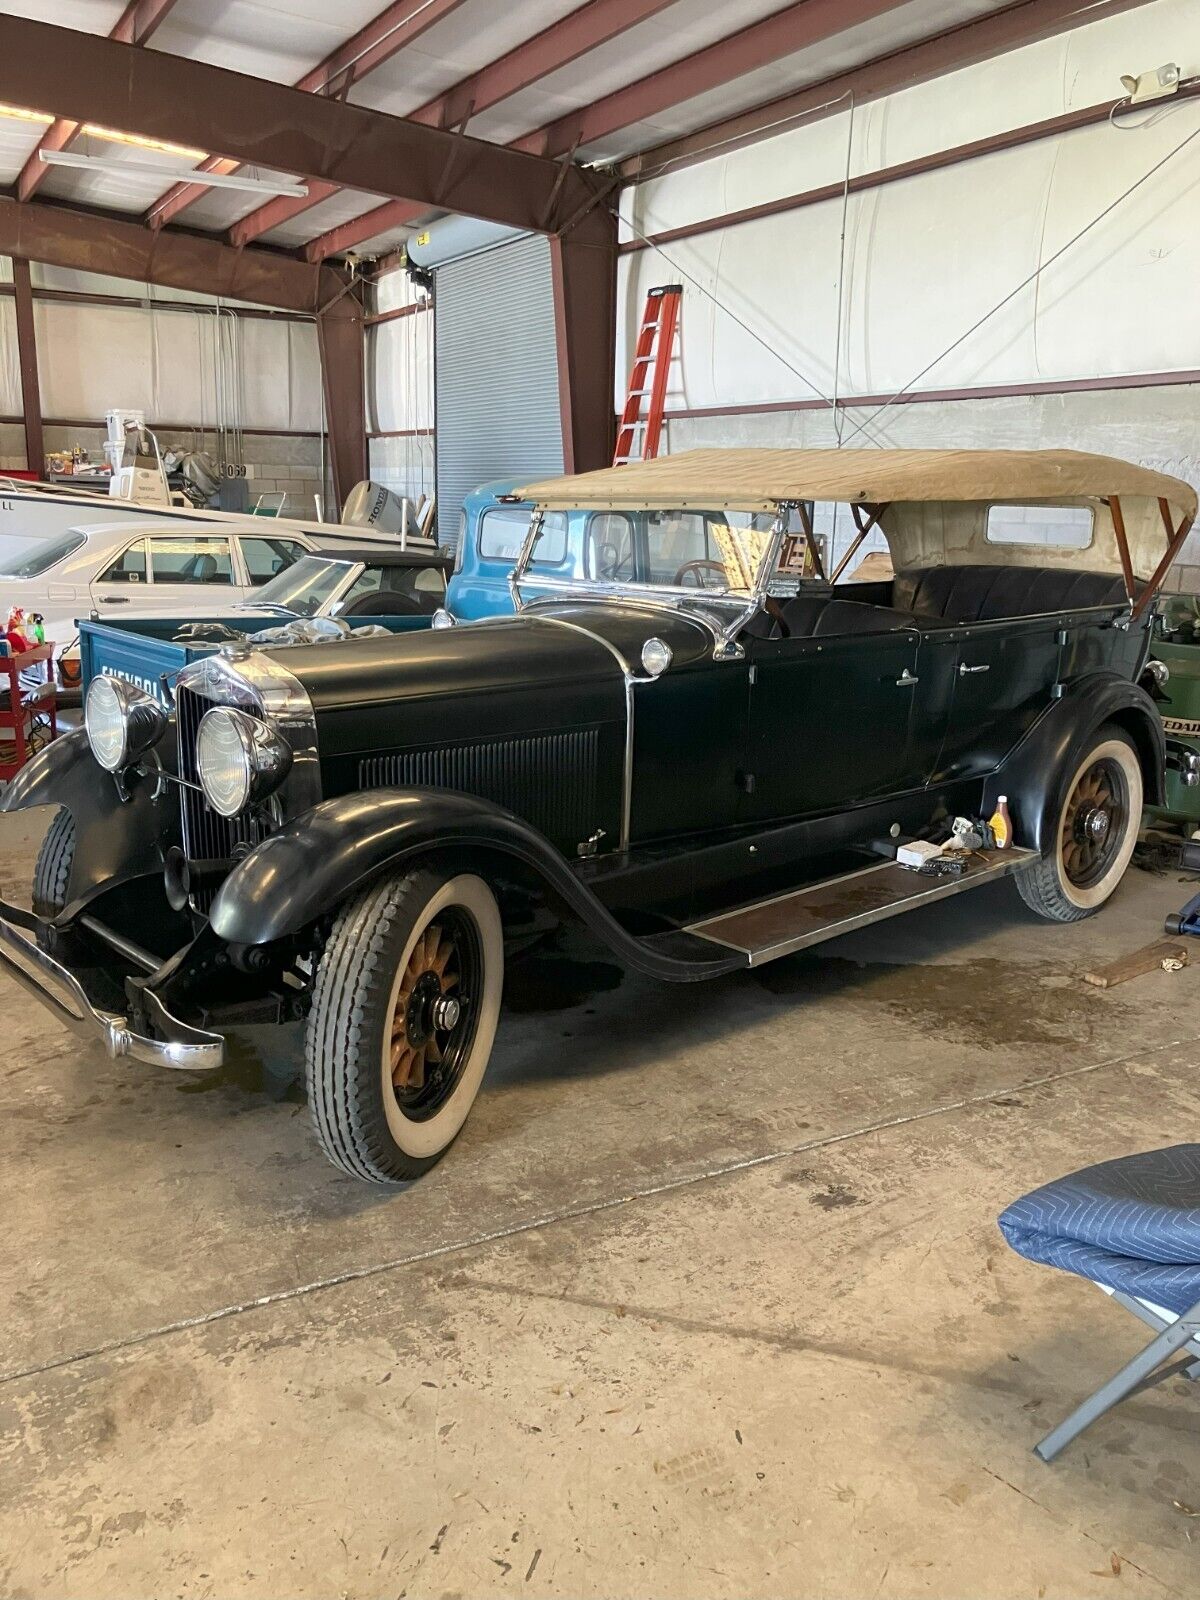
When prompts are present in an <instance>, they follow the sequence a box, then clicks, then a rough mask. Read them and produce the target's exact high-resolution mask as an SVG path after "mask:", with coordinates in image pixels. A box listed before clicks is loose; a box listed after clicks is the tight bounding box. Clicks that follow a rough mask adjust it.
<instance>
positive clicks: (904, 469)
mask: <svg viewBox="0 0 1200 1600" xmlns="http://www.w3.org/2000/svg"><path fill="white" fill-rule="evenodd" d="M514 494H516V495H518V496H519V497H520V498H521V499H522V500H532V501H534V502H536V504H537V505H539V506H541V507H543V508H545V509H547V510H573V509H578V510H592V509H595V510H608V509H610V508H625V509H630V510H639V509H652V508H654V507H656V506H657V507H662V508H664V509H672V510H684V509H686V508H687V507H689V506H695V507H703V508H704V509H706V510H718V509H721V508H723V507H731V508H732V507H737V508H739V509H741V510H745V511H768V510H770V509H771V508H772V507H773V506H774V505H776V504H777V503H778V502H779V501H781V500H836V501H844V502H848V503H855V502H857V503H859V504H862V505H879V504H883V503H894V502H896V501H922V500H924V501H929V500H934V501H948V500H967V501H983V500H1003V501H1010V500H1018V501H1019V500H1051V501H1060V502H1061V501H1063V500H1074V499H1094V498H1096V499H1107V498H1109V497H1110V496H1111V495H1136V496H1141V497H1144V498H1148V499H1155V500H1157V499H1163V500H1166V501H1167V502H1168V504H1169V505H1170V506H1171V507H1172V509H1173V510H1174V511H1175V513H1176V515H1177V516H1180V515H1182V516H1184V517H1189V518H1190V517H1194V516H1195V515H1196V491H1195V490H1194V489H1193V488H1191V486H1190V485H1189V484H1186V483H1184V482H1183V481H1182V480H1181V479H1179V478H1172V477H1168V476H1167V475H1166V474H1165V473H1161V472H1152V471H1151V470H1150V469H1149V468H1148V467H1138V466H1135V465H1133V463H1131V462H1129V461H1120V460H1118V459H1117V458H1116V457H1113V456H1097V455H1089V454H1088V453H1087V452H1086V451H1083V450H762V449H744V450H685V451H683V452H682V453H681V454H679V455H676V456H659V457H658V459H657V460H654V461H635V462H630V463H629V465H627V466H623V467H606V468H604V469H603V470H602V471H599V472H582V473H577V474H575V475H574V476H573V477H565V478H546V479H543V480H542V481H540V482H538V483H531V484H527V485H526V486H525V487H524V488H522V489H517V490H515V491H514Z"/></svg>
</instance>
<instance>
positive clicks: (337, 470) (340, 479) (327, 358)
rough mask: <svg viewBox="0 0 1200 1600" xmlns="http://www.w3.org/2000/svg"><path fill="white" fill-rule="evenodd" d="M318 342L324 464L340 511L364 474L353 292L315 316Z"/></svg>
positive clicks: (357, 308) (359, 333)
mask: <svg viewBox="0 0 1200 1600" xmlns="http://www.w3.org/2000/svg"><path fill="white" fill-rule="evenodd" d="M317 343H318V345H319V347H320V352H321V382H322V385H323V387H324V391H325V417H326V426H327V429H328V438H329V468H330V475H331V477H332V478H333V497H334V499H335V500H336V502H337V513H338V515H340V514H341V508H342V506H343V505H344V504H345V500H346V496H347V495H348V494H349V493H350V491H351V489H353V487H354V485H355V484H356V483H357V482H358V481H359V480H360V479H361V478H365V477H366V476H367V402H366V393H367V386H366V356H365V340H364V335H363V308H362V306H361V305H360V304H359V303H358V301H357V300H356V299H355V298H354V296H353V295H352V294H345V295H341V296H339V297H338V298H337V299H336V300H334V301H333V302H332V303H331V304H330V305H329V306H328V307H327V308H326V309H325V310H324V311H322V312H321V313H320V315H319V316H318V317H317ZM335 520H336V519H335Z"/></svg>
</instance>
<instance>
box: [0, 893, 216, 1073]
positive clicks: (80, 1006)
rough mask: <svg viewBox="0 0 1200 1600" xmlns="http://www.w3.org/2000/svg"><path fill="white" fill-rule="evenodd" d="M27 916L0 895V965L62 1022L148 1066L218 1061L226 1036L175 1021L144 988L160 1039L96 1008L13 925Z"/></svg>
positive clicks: (197, 1067)
mask: <svg viewBox="0 0 1200 1600" xmlns="http://www.w3.org/2000/svg"><path fill="white" fill-rule="evenodd" d="M32 921H33V919H32V918H31V917H30V915H29V913H28V912H25V911H20V910H18V909H17V907H15V906H10V905H9V904H8V903H7V902H6V901H4V900H0V968H2V969H3V970H4V971H6V972H7V973H8V974H9V975H10V976H11V977H14V978H15V979H16V980H17V982H18V983H20V984H23V985H24V987H25V988H26V989H28V990H29V992H30V994H32V995H33V996H34V997H35V998H36V999H38V1000H40V1001H41V1002H42V1004H43V1005H44V1006H45V1007H46V1008H47V1009H48V1010H49V1011H51V1012H52V1013H53V1014H54V1016H56V1017H57V1018H58V1020H59V1021H60V1022H61V1023H62V1024H63V1025H64V1027H68V1028H71V1029H73V1030H74V1031H75V1032H76V1033H80V1034H83V1035H85V1036H86V1037H90V1038H98V1039H99V1040H100V1041H101V1043H102V1044H103V1045H104V1048H105V1049H106V1050H107V1051H108V1053H109V1055H110V1056H112V1057H113V1058H114V1060H115V1059H116V1058H117V1057H118V1056H132V1057H133V1059H134V1060H135V1061H145V1062H148V1063H149V1064H150V1065H151V1066H156V1067H178V1068H181V1069H182V1070H184V1071H186V1072H208V1071H211V1070H212V1069H213V1068H214V1067H219V1066H220V1065H221V1063H222V1061H223V1060H224V1058H225V1041H224V1039H222V1037H221V1036H220V1034H218V1033H206V1032H204V1031H203V1030H202V1029H200V1028H193V1027H191V1026H189V1024H188V1023H186V1022H180V1021H179V1019H178V1018H177V1017H173V1016H172V1015H171V1013H170V1012H169V1011H168V1010H167V1009H166V1007H165V1006H164V1005H163V1003H162V1001H161V1000H159V998H158V996H157V995H155V994H152V993H150V992H149V991H147V992H146V996H145V999H146V1006H147V1009H148V1010H149V1011H150V1012H151V1014H152V1015H153V1017H154V1021H155V1023H156V1024H157V1026H158V1027H160V1028H161V1029H162V1031H163V1033H164V1034H165V1035H166V1036H167V1037H166V1038H164V1039H148V1038H147V1037H146V1036H145V1035H144V1034H140V1033H134V1031H133V1029H132V1028H131V1027H130V1026H129V1024H128V1022H127V1021H126V1019H125V1018H124V1017H121V1016H117V1015H116V1014H115V1013H114V1012H111V1011H99V1010H97V1008H96V1007H95V1006H94V1005H93V1004H92V1003H91V1001H90V1000H89V999H88V997H87V995H86V994H85V993H84V990H83V985H82V984H81V983H80V982H79V980H78V978H76V977H75V975H74V974H73V973H72V972H70V971H68V969H67V968H66V967H64V966H63V965H62V963H61V962H60V961H56V960H55V959H54V957H53V956H51V955H48V954H47V953H46V951H45V950H42V949H40V948H39V947H38V946H37V945H36V944H34V943H33V941H32V940H31V939H26V938H25V937H24V936H23V935H22V934H21V933H19V932H18V931H17V930H18V928H20V927H23V926H28V925H31V924H32ZM30 968H33V969H34V970H33V971H30Z"/></svg>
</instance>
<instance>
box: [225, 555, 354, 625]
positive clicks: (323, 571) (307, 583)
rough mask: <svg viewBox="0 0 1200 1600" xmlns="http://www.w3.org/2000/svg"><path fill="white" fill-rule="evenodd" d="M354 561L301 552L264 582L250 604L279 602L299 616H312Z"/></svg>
mask: <svg viewBox="0 0 1200 1600" xmlns="http://www.w3.org/2000/svg"><path fill="white" fill-rule="evenodd" d="M356 565H357V563H356V562H354V561H337V560H334V559H332V558H331V557H329V556H301V557H300V559H299V561H297V562H295V563H294V564H293V565H292V566H290V567H288V568H287V570H286V571H284V572H281V573H279V575H278V576H277V577H274V578H272V579H271V581H270V583H264V584H263V586H262V588H261V589H260V590H259V591H258V593H257V594H256V595H255V596H254V598H253V600H252V601H250V602H249V604H250V605H251V606H252V607H255V608H257V607H258V606H279V607H280V608H281V609H283V610H285V611H294V612H295V613H296V615H297V616H298V617H315V616H316V614H317V612H318V611H319V610H320V609H321V607H322V606H323V605H324V604H325V602H326V601H327V600H328V599H329V597H330V596H331V595H332V594H334V593H335V592H336V591H337V589H338V588H339V587H340V585H341V584H343V583H344V582H345V581H346V577H347V575H348V574H349V573H350V571H351V570H352V569H353V568H354V567H355V566H356Z"/></svg>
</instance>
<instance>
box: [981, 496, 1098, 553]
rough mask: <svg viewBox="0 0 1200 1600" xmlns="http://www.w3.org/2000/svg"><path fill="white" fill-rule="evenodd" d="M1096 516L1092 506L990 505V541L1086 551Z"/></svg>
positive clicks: (988, 536)
mask: <svg viewBox="0 0 1200 1600" xmlns="http://www.w3.org/2000/svg"><path fill="white" fill-rule="evenodd" d="M1094 521H1095V516H1094V513H1093V511H1092V508H1091V506H989V507H988V514H987V541H988V543H989V544H1023V545H1034V546H1037V547H1041V548H1043V549H1045V548H1049V549H1052V550H1086V549H1087V547H1088V546H1089V545H1090V544H1091V542H1092V525H1093V523H1094Z"/></svg>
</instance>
